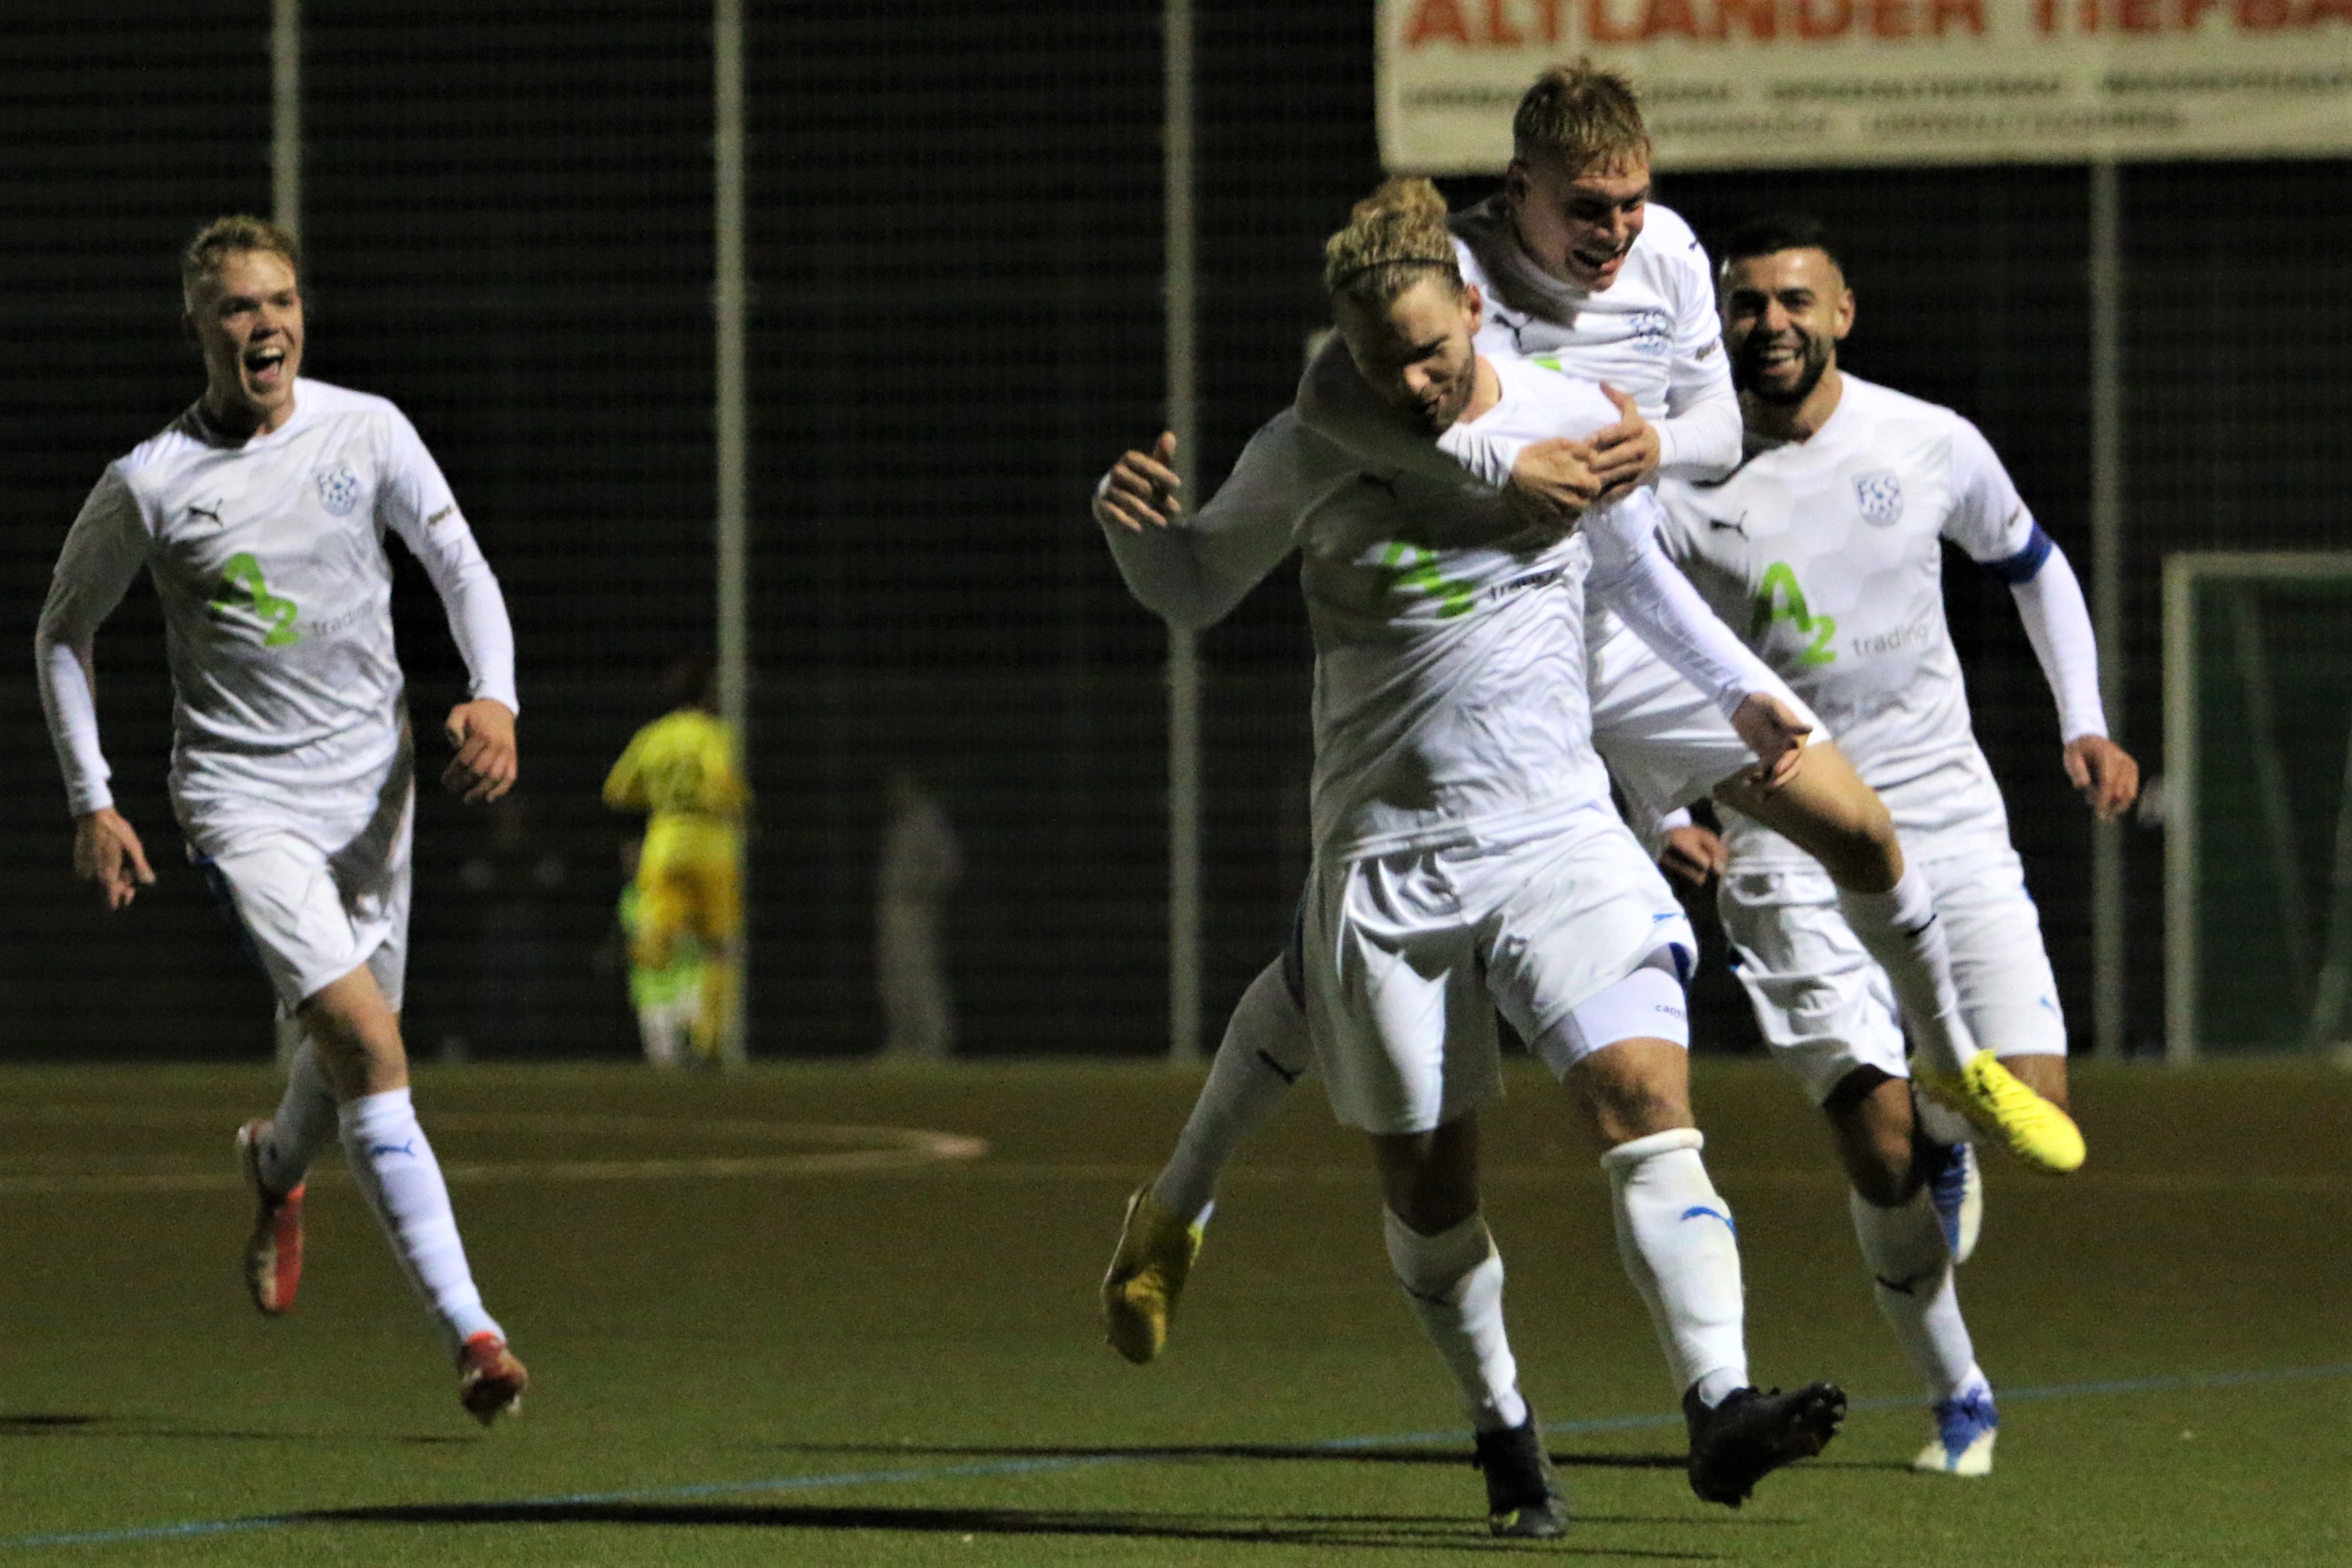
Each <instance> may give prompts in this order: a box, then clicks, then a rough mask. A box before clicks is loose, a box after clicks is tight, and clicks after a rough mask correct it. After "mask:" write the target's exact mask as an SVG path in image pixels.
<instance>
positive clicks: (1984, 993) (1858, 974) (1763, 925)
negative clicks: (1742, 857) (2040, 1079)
mask: <svg viewBox="0 0 2352 1568" xmlns="http://www.w3.org/2000/svg"><path fill="white" fill-rule="evenodd" d="M1905 850H1906V853H1907V854H1908V855H1909V856H1910V857H1911V860H1912V863H1913V864H1915V865H1916V866H1917V867H1918V868H1919V870H1920V872H1921V873H1923V874H1924V875H1925V876H1926V877H1927V882H1928V885H1929V886H1930V887H1931V888H1933V889H1934V892H1935V898H1936V915H1937V919H1939V920H1941V921H1942V922H1943V925H1944V940H1945V943H1946V945H1947V946H1948V947H1949V948H1950V950H1951V955H1952V978H1953V981H1954V983H1955V984H1956V985H1957V987H1958V990H1959V995H1960V1009H1961V1011H1962V1013H1963V1014H1964V1015H1965V1016H1966V1018H1967V1019H1968V1023H1969V1030H1970V1031H1971V1032H1973V1033H1974V1034H1975V1036H1976V1038H1977V1042H1978V1043H1979V1045H1982V1046H1984V1047H1985V1048H1987V1049H1989V1050H1990V1051H1996V1052H1998V1053H1999V1054H2000V1055H2002V1056H2063V1055H2064V1054H2065V1053H2066V1018H2065V1015H2064V1014H2063V1012H2061V1011H2060V1010H2059V1006H2058V981H2057V977H2056V976H2055V975H2053V973H2052V972H2051V968H2050V955H2049V953H2048V952H2047V951H2046V950H2045V949H2044V948H2043V946H2042V916H2041V914H2040V912H2039V911H2037V910H2036V909H2035V908H2034V904H2033V899H2032V895H2031V894H2028V893H2027V892H2026V891H2025V870H2024V867H2023V866H2022V865H2021V863H2020V862H2019V861H2018V858H2017V852H2016V851H2014V850H2012V849H2010V848H2009V847H2007V846H2006V845H1990V846H1989V845H1986V844H1985V843H1984V842H1983V841H1982V840H1981V839H1977V840H1974V841H1972V842H1971V844H1970V846H1969V853H1968V854H1967V855H1965V856H1955V857H1951V858H1947V859H1944V860H1929V859H1926V858H1924V856H1923V855H1922V853H1921V851H1920V847H1919V846H1917V845H1916V844H1914V843H1911V842H1908V841H1906V844H1905ZM1716 908H1717V911H1718V912H1719V913H1720V914H1721V915H1722V916H1723V928H1724V932H1725V935H1726V936H1728V937H1729V938H1730V941H1731V964H1732V972H1733V973H1734V974H1736V975H1738V977H1739V983H1740V984H1741V985H1742V986H1744V987H1746V988H1747V990H1748V1001H1749V1002H1750V1003H1751V1004H1752V1005H1753V1006H1754V1007H1755V1009H1756V1023H1757V1027H1758V1028H1759V1029H1760V1030H1763V1033H1764V1040H1765V1043H1766V1044H1767V1045H1768V1046H1769V1047H1770V1048H1771V1051H1772V1054H1773V1056H1774V1057H1775V1058H1777V1059H1778V1060H1779V1061H1780V1064H1781V1065H1782V1066H1784V1067H1786V1068H1788V1069H1789V1071H1791V1072H1793V1073H1795V1074H1796V1076H1797V1079H1798V1082H1801V1083H1802V1084H1803V1085H1804V1088H1805V1092H1806V1093H1808V1094H1810V1095H1811V1096H1812V1098H1813V1103H1815V1104H1819V1103H1822V1101H1824V1100H1826V1099H1828V1098H1829V1096H1830V1092H1831V1091H1832V1090H1833V1089H1835V1088H1836V1087H1837V1086H1838V1084H1839V1082H1841V1081H1842V1080H1843V1079H1844V1077H1845V1076H1846V1074H1847V1073H1849V1072H1851V1071H1853V1070H1854V1069H1855V1068H1857V1067H1874V1068H1876V1069H1878V1070H1879V1071H1882V1072H1884V1073H1885V1074H1887V1075H1888V1076H1889V1077H1892V1078H1906V1077H1908V1076H1910V1069H1909V1067H1908V1066H1907V1065H1906V1062H1905V1059H1904V1045H1903V1031H1902V1030H1901V1029H1900V1028H1899V1027H1898V1026H1897V1024H1896V1022H1895V1018H1896V1012H1895V993H1894V990H1893V988H1891V987H1890V986H1889V985H1888V983H1887V979H1886V975H1885V971H1884V970H1882V969H1880V968H1879V967H1878V966H1877V964H1876V963H1874V961H1873V960H1872V959H1871V956H1870V955H1869V954H1868V953H1866V952H1864V950H1863V946H1862V943H1861V942H1860V941H1859V940H1857V939H1856V938H1855V936H1854V935H1853V930H1852V929H1851V928H1850V927H1849V926H1848V925H1846V923H1845V918H1844V916H1843V915H1840V914H1839V913H1838V905H1837V888H1836V887H1835V885H1834V884H1832V883H1831V881H1830V879H1829V875H1828V873H1825V872H1823V871H1822V869H1821V868H1820V867H1819V866H1815V865H1810V864H1808V865H1804V866H1772V867H1769V868H1757V869H1749V870H1745V871H1743V870H1741V869H1740V866H1739V864H1738V862H1737V861H1734V862H1732V866H1731V869H1730V870H1729V871H1728V872H1727V873H1725V874H1724V877H1723V885H1722V887H1721V889H1720V890H1719V891H1718V892H1717V895H1716Z"/></svg>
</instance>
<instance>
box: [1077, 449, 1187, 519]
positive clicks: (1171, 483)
mask: <svg viewBox="0 0 2352 1568" xmlns="http://www.w3.org/2000/svg"><path fill="white" fill-rule="evenodd" d="M1175 462H1176V435H1175V433H1174V432H1172V431H1167V430H1163V431H1161V432H1160V439H1159V440H1158V441H1155V442H1153V443H1152V444H1151V450H1150V451H1149V452H1130V453H1129V454H1127V455H1125V456H1124V457H1121V458H1120V459H1119V460H1118V462H1116V463H1114V464H1112V465H1111V468H1110V472H1109V473H1108V474H1106V475H1104V476H1103V478H1102V483H1101V484H1100V485H1097V486H1095V521H1097V522H1098V523H1100V524H1102V525H1103V526H1104V527H1105V528H1109V527H1111V526H1113V525H1117V526H1118V527H1119V528H1125V529H1126V530H1127V531H1128V532H1129V533H1131V534H1139V533H1141V532H1142V531H1143V530H1144V528H1146V527H1147V526H1149V527H1151V528H1166V527H1167V526H1168V519H1169V518H1171V517H1174V516H1176V514H1178V513H1179V512H1181V511H1182V510H1183V509H1184V503H1183V502H1182V500H1181V499H1180V498H1179V497H1177V494H1176V492H1177V491H1178V490H1180V489H1181V488H1183V485H1184V481H1183V480H1181V479H1180V478H1178V477H1177V476H1176V469H1175V466H1174V465H1175Z"/></svg>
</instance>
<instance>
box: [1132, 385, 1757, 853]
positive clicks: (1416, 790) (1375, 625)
mask: <svg viewBox="0 0 2352 1568" xmlns="http://www.w3.org/2000/svg"><path fill="white" fill-rule="evenodd" d="M1495 368H1496V374H1497V376H1498V377H1499V378H1500V380H1501V382H1502V390H1503V396H1502V399H1501V401H1500V402H1498V403H1497V404H1496V407H1494V408H1493V409H1491V410H1489V411H1487V412H1486V413H1485V414H1484V415H1482V416H1481V417H1480V418H1479V419H1478V420H1477V421H1476V423H1479V424H1481V425H1487V424H1489V423H1490V422H1492V428H1493V429H1495V430H1496V431H1497V432H1498V433H1508V432H1511V431H1517V430H1526V429H1540V430H1545V431H1551V430H1564V431H1566V432H1567V433H1569V434H1584V433H1589V432H1591V431H1592V430H1594V429H1597V428H1599V427H1600V426H1601V425H1603V424H1606V423H1610V422H1612V420H1614V419H1615V418H1616V410H1615V408H1614V407H1613V405H1612V404H1611V403H1610V402H1608V400H1607V399H1606V398H1604V397H1602V396H1601V393H1600V392H1599V390H1598V389H1597V388H1596V387H1594V386H1593V385H1591V383H1590V382H1582V381H1579V380H1576V379H1573V378H1570V377H1567V376H1563V375H1560V374H1558V373H1556V372H1553V371H1545V370H1542V369H1540V368H1538V367H1536V366H1534V365H1530V364H1525V363H1520V362H1516V361H1513V362H1498V363H1496V367H1495ZM1658 521H1659V517H1658V513H1657V511H1656V507H1655V503H1654V501H1653V499H1652V498H1651V497H1649V496H1647V495H1646V494H1643V495H1638V496H1635V497H1631V498H1629V500H1628V501H1627V502H1625V503H1622V504H1621V505H1620V506H1618V507H1609V508H1601V509H1599V510H1597V511H1596V512H1595V513H1594V514H1592V515H1591V517H1588V518H1587V519H1586V522H1585V525H1584V527H1583V528H1580V530H1579V531H1578V532H1577V533H1575V534H1572V535H1570V537H1568V538H1559V537H1558V536H1557V535H1555V534H1553V533H1551V532H1549V531H1547V530H1541V529H1528V528H1524V527H1523V526H1522V525H1521V524H1520V523H1519V522H1518V521H1517V519H1515V518H1513V517H1511V516H1510V515H1509V514H1508V513H1507V511H1506V509H1505V508H1504V507H1503V505H1502V503H1501V501H1500V499H1499V497H1497V496H1496V493H1495V492H1494V491H1493V490H1492V489H1490V488H1488V487H1486V486H1481V485H1478V484H1476V483H1475V482H1473V481H1470V480H1467V479H1465V477H1464V476H1461V475H1460V474H1459V473H1458V472H1453V473H1449V476H1447V477H1446V478H1444V479H1443V480H1432V479H1427V478H1423V477H1422V476H1418V475H1411V474H1403V473H1399V472H1397V471H1395V470H1393V469H1379V468H1373V469H1368V468H1366V467H1365V465H1363V463H1362V462H1361V461H1360V459H1359V458H1357V457H1356V456H1354V455H1352V454H1350V453H1349V452H1348V451H1346V450H1345V449H1343V448H1342V447H1340V446H1339V445H1338V444H1335V443H1333V442H1331V441H1329V440H1328V439H1326V438H1324V437H1322V436H1320V435H1318V434H1316V433H1315V432H1314V431H1312V430H1310V429H1308V428H1307V424H1306V423H1305V421H1304V420H1303V419H1302V418H1301V417H1300V416H1299V414H1298V413H1297V411H1296V410H1290V411H1286V412H1285V413H1282V414H1280V415H1278V416H1276V418H1275V419H1274V420H1273V421H1271V422H1270V423H1267V424H1266V425H1265V427H1264V428H1263V429H1261V430H1260V431H1259V432H1258V434H1256V436H1255V437H1254V438H1253V439H1252V440H1251V442H1250V444H1249V445H1248V447H1247V448H1246V449H1245V450H1244V452H1243V454H1242V457H1241V460H1240V462H1239V463H1238V464H1236V465H1235V466H1234V472H1233V474H1232V476H1230V477H1229V478H1228V479H1227V480H1226V481H1225V483H1224V485H1223V487H1222V488H1220V489H1219V490H1218V492H1217V494H1216V495H1215V497H1213V498H1212V499H1211V500H1210V501H1209V503H1208V504H1207V505H1206V506H1205V507H1201V508H1200V509H1199V510H1198V511H1196V512H1194V513H1192V514H1191V515H1189V516H1183V517H1178V518H1176V519H1175V520H1174V521H1173V522H1172V523H1171V526H1169V527H1168V528H1155V529H1150V530H1147V531H1145V532H1143V533H1141V534H1136V533H1130V532H1129V531H1128V530H1126V529H1125V528H1118V527H1117V526H1112V525H1107V526H1106V527H1105V528H1104V534H1105V536H1106V538H1108V540H1109V542H1110V546H1111V549H1112V550H1113V552H1114V554H1115V556H1116V557H1117V559H1118V565H1119V569H1120V571H1121V572H1122V574H1123V575H1124V576H1125V577H1126V579H1127V581H1128V584H1129V588H1130V589H1131V590H1132V591H1134V592H1135V595H1136V597H1137V598H1138V599H1139V600H1140V601H1142V602H1143V603H1144V604H1145V605H1146V606H1147V607H1149V608H1150V609H1152V610H1154V611H1156V612H1159V613H1160V615H1162V616H1164V617H1165V618H1167V619H1168V620H1169V621H1171V622H1174V623H1175V624H1177V625H1180V626H1184V627H1188V628H1192V627H1199V626H1203V625H1207V624H1209V623H1210V622H1214V621H1216V620H1218V619H1220V618H1222V617H1223V615H1224V614H1225V613H1226V612H1229V611H1230V610H1231V609H1232V608H1233V607H1234V605H1235V604H1237V603H1239V602H1240V601H1241V599H1242V597H1243V596H1244V594H1246V593H1247V592H1248V591H1249V590H1250V589H1251V588H1252V587H1253V586H1255V584H1256V583H1257V582H1258V581H1260V580H1262V579H1264V578H1265V575H1266V574H1267V573H1268V572H1269V571H1271V570H1273V569H1274V567H1275V565H1276V563H1277V562H1278V561H1280V560H1281V559H1282V558H1283V557H1284V556H1286V554H1288V553H1289V551H1290V550H1291V549H1292V548H1294V547H1297V549H1299V550H1300V551H1301V567H1300V586H1301V588H1302V590H1303V591H1304V592H1305V594H1306V597H1307V609H1308V615H1309V620H1310V622H1311V624H1312V627H1313V630H1314V635H1315V646H1316V679H1315V737H1316V773H1315V787H1314V803H1313V815H1314V831H1315V842H1316V844H1317V846H1318V851H1320V852H1324V853H1327V854H1334V855H1339V856H1352V855H1362V854H1376V853H1383V852H1389V851H1391V850H1397V849H1405V848H1418V847H1428V846H1432V845H1436V844H1444V843H1455V842H1465V841H1480V842H1494V841H1503V840H1507V839H1509V838H1512V837H1515V836H1517V835H1518V834H1521V833H1524V832H1531V831H1542V830H1543V829H1545V828H1547V827H1549V826H1551V825H1554V824H1555V823H1557V822H1558V821H1562V820H1565V818H1566V817H1568V816H1569V815H1570V814H1572V813H1575V812H1577V811H1580V810H1586V809H1589V808H1593V807H1605V806H1606V804H1607V801H1608V799H1609V782H1608V776H1607V774H1606V773H1605V772H1604V771H1603V769H1602V768H1601V761H1600V758H1598V756H1596V755H1595V754H1594V752H1593V750H1592V745H1591V729H1592V725H1591V708H1590V705H1589V703H1588V701H1587V698H1586V694H1585V678H1584V677H1585V650H1584V615H1583V598H1584V595H1585V592H1586V591H1587V586H1588V579H1590V580H1591V584H1592V585H1593V586H1594V587H1595V589H1596V591H1601V589H1603V588H1604V587H1605V591H1608V592H1609V593H1611V594H1612V596H1615V597H1618V598H1620V599H1622V601H1624V602H1627V603H1629V604H1632V605H1633V606H1634V607H1635V612H1636V613H1638V614H1641V615H1642V616H1643V618H1644V619H1645V620H1649V621H1652V622H1658V623H1672V624H1673V625H1674V631H1673V632H1671V633H1670V637H1669V640H1671V641H1673V642H1674V643H1675V644H1676V645H1677V646H1678V647H1682V648H1685V649H1686V650H1690V651H1692V661H1693V669H1694V671H1695V672H1696V673H1697V674H1699V676H1700V678H1701V680H1702V683H1703V684H1704V685H1706V687H1707V689H1709V690H1711V691H1715V692H1717V693H1718V694H1720V697H1719V700H1722V701H1725V702H1726V703H1727V706H1737V704H1738V700H1739V697H1740V696H1741V695H1745V694H1746V693H1747V692H1748V691H1752V690H1759V689H1781V688H1780V683H1779V682H1778V681H1777V680H1776V679H1775V678H1774V677H1772V676H1771V675H1770V674H1769V672H1767V671H1765V670H1764V669H1763V667H1762V665H1761V664H1759V662H1758V661H1757V660H1756V659H1755V658H1754V657H1753V656H1752V655H1750V654H1748V653H1747V652H1746V650H1745V649H1744V648H1742V647H1741V645H1740V644H1739V643H1738V639H1737V638H1736V637H1734V636H1732V634H1731V633H1730V632H1728V631H1727V629H1725V628H1724V627H1723V626H1721V624H1720V623H1719V622H1716V621H1715V620H1714V618H1713V617H1712V616H1711V615H1709V614H1708V613H1707V612H1706V609H1705V607H1704V605H1703V604H1702V603H1701V602H1700V601H1699V600H1698V597H1697V595H1696V592H1695V591H1692V590H1691V588H1690V586H1689V584H1688V583H1687V582H1686V581H1685V580H1683V579H1682V577H1681V575H1680V574H1679V573H1678V572H1676V571H1675V570H1674V569H1673V568H1672V567H1671V566H1670V565H1668V564H1667V563H1666V561H1665V560H1664V557H1663V556H1662V555H1661V554H1660V553H1659V551H1658V549H1657V544H1656V528H1657V524H1658ZM1588 536H1591V537H1590V538H1588ZM1702 650H1703V651H1704V652H1700V651H1702Z"/></svg>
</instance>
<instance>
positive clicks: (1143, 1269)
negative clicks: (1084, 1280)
mask: <svg viewBox="0 0 2352 1568" xmlns="http://www.w3.org/2000/svg"><path fill="white" fill-rule="evenodd" d="M1200 1252H1201V1227H1200V1225H1199V1224H1198V1223H1195V1222H1192V1221H1187V1220H1185V1219H1182V1218H1179V1217H1178V1216H1176V1215H1173V1214H1171V1213H1169V1212H1168V1210H1167V1209H1165V1208H1163V1207H1160V1200H1159V1199H1158V1198H1156V1197H1152V1196H1151V1188H1150V1187H1149V1186H1140V1187H1138V1188H1136V1190H1135V1192H1134V1194H1133V1196H1131V1197H1129V1198H1128V1200H1127V1221H1126V1223H1125V1224H1124V1225H1122V1226H1121V1227H1120V1228H1119V1232H1118V1251H1116V1252H1114V1253H1112V1254H1111V1259H1110V1272H1109V1273H1108V1274H1105V1275H1104V1276H1103V1283H1102V1301H1103V1328H1104V1329H1105V1331H1106V1333H1105V1338H1106V1339H1108V1342H1109V1343H1110V1347H1111V1349H1113V1350H1115V1351H1117V1352H1118V1354H1121V1355H1123V1356H1125V1357H1127V1359H1128V1360H1129V1361H1131V1362H1133V1363H1135V1364H1136V1365H1138V1366H1141V1365H1142V1364H1144V1363H1146V1362H1148V1361H1150V1359H1151V1358H1152V1357H1153V1356H1156V1355H1158V1354H1160V1347H1161V1346H1163V1345H1165V1344H1166V1343H1168V1322H1169V1320H1170V1319H1171V1318H1172V1317H1173V1316H1175V1313H1176V1298H1177V1297H1179V1296H1181V1295H1182V1294H1183V1293H1184V1277H1185V1276H1186V1275H1188V1274H1190V1273H1191V1272H1192V1260H1193V1259H1194V1258H1196V1257H1198V1256H1200Z"/></svg>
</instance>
